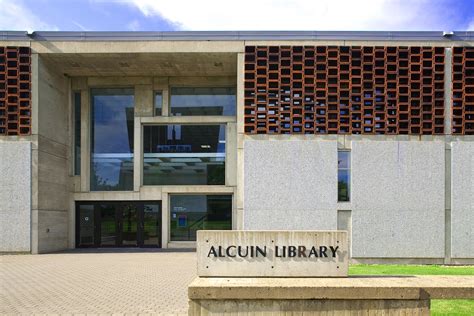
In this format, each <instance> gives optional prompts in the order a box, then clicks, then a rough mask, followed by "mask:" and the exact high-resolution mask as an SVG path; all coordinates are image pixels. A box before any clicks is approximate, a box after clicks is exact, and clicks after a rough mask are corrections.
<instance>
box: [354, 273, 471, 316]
mask: <svg viewBox="0 0 474 316" xmlns="http://www.w3.org/2000/svg"><path fill="white" fill-rule="evenodd" d="M349 274H350V275H470V276H473V277H474V266H461V267H454V266H436V265H430V266H417V265H375V264H374V265H367V264H358V265H352V266H350V267H349ZM431 314H432V315H474V300H431Z"/></svg>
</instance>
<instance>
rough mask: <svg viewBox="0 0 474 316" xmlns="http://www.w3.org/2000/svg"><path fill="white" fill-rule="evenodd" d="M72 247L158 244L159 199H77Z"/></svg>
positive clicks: (159, 232) (159, 235) (159, 225)
mask: <svg viewBox="0 0 474 316" xmlns="http://www.w3.org/2000/svg"><path fill="white" fill-rule="evenodd" d="M76 247H161V202H156V201H155V202H141V201H140V202H133V201H130V202H128V201H127V202H77V203H76Z"/></svg>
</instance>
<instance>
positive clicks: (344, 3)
mask: <svg viewBox="0 0 474 316" xmlns="http://www.w3.org/2000/svg"><path fill="white" fill-rule="evenodd" d="M0 8H1V10H0V30H4V31H9V30H21V31H218V30H224V31H231V30H235V31H238V30H242V31H244V30H334V31H346V30H350V31H370V30H372V31H465V30H470V31H474V0H272V1H271V0H232V1H230V0H0Z"/></svg>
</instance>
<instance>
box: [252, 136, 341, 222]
mask: <svg viewBox="0 0 474 316" xmlns="http://www.w3.org/2000/svg"><path fill="white" fill-rule="evenodd" d="M244 229H296V230H303V229H337V142H336V141H312V140H304V141H303V140H294V141H293V140H288V141H287V140H278V141H271V140H270V141H267V140H246V141H245V143H244Z"/></svg>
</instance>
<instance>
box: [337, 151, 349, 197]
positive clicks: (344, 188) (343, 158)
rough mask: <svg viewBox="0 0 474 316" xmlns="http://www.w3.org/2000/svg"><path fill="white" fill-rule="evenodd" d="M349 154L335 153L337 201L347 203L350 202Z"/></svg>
mask: <svg viewBox="0 0 474 316" xmlns="http://www.w3.org/2000/svg"><path fill="white" fill-rule="evenodd" d="M350 177H351V153H350V152H349V151H338V153H337V200H338V201H339V202H348V201H349V200H350V192H351V191H350V188H351V187H350V184H351V181H350V180H351V179H350Z"/></svg>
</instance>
